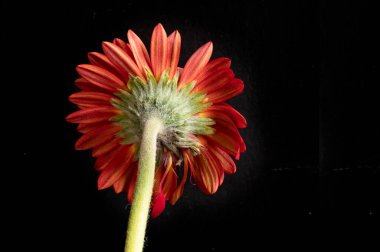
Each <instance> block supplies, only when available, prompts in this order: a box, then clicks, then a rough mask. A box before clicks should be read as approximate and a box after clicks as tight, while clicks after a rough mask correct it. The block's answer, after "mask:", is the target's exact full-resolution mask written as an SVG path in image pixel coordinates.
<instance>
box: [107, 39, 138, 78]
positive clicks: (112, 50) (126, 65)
mask: <svg viewBox="0 0 380 252" xmlns="http://www.w3.org/2000/svg"><path fill="white" fill-rule="evenodd" d="M102 47H103V51H104V53H105V54H106V56H107V58H108V59H109V60H110V61H111V62H112V63H113V64H114V65H116V66H117V67H118V68H119V69H120V71H123V72H124V73H126V74H131V75H133V76H139V77H141V78H143V79H145V77H144V75H143V74H142V72H141V71H140V69H139V68H138V66H137V65H136V63H135V61H134V59H132V58H131V57H130V56H129V55H128V54H127V53H126V52H125V51H124V50H123V49H122V48H120V47H119V46H117V45H115V44H113V43H110V42H103V44H102Z"/></svg>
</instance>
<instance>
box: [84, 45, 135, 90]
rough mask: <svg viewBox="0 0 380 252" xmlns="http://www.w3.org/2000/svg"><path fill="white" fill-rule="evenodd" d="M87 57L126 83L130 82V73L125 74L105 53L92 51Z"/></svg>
mask: <svg viewBox="0 0 380 252" xmlns="http://www.w3.org/2000/svg"><path fill="white" fill-rule="evenodd" d="M87 57H88V60H89V61H90V62H91V64H93V65H95V66H98V67H101V68H103V69H105V70H107V71H109V72H110V73H112V74H114V75H115V76H116V77H118V78H119V79H120V80H122V81H124V83H127V82H128V78H129V77H128V75H126V74H123V72H121V71H119V70H118V69H117V67H116V66H115V65H114V64H112V62H111V61H110V60H109V59H108V58H107V57H106V56H105V55H104V54H101V53H98V52H90V53H88V55H87Z"/></svg>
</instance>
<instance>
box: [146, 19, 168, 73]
mask: <svg viewBox="0 0 380 252" xmlns="http://www.w3.org/2000/svg"><path fill="white" fill-rule="evenodd" d="M150 56H151V58H152V59H151V60H152V70H153V74H154V76H155V77H156V79H157V80H158V79H160V77H161V74H162V72H163V71H164V70H165V69H166V66H167V63H168V39H167V36H166V32H165V29H164V27H163V26H162V25H161V24H158V25H156V27H155V28H154V30H153V34H152V39H151V43H150Z"/></svg>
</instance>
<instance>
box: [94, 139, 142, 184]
mask: <svg viewBox="0 0 380 252" xmlns="http://www.w3.org/2000/svg"><path fill="white" fill-rule="evenodd" d="M123 147H124V148H123V149H122V150H121V151H119V153H118V154H116V156H115V157H114V158H113V159H112V160H111V162H110V163H109V164H108V166H107V168H106V169H104V170H103V171H102V173H101V174H100V176H99V178H98V189H99V190H102V189H105V188H108V187H110V186H112V185H113V184H114V183H115V182H116V181H118V180H119V179H120V178H121V176H122V175H123V174H125V172H126V171H127V169H128V168H129V164H130V163H131V161H132V159H133V156H134V154H135V151H136V148H135V145H128V146H123Z"/></svg>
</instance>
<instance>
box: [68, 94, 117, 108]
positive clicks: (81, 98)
mask: <svg viewBox="0 0 380 252" xmlns="http://www.w3.org/2000/svg"><path fill="white" fill-rule="evenodd" d="M111 98H112V96H111V95H108V94H104V93H100V92H79V93H75V94H72V95H70V97H69V100H70V101H71V102H72V103H74V104H77V105H81V106H91V105H92V106H99V105H100V106H107V105H110V102H109V101H110V99H111Z"/></svg>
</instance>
